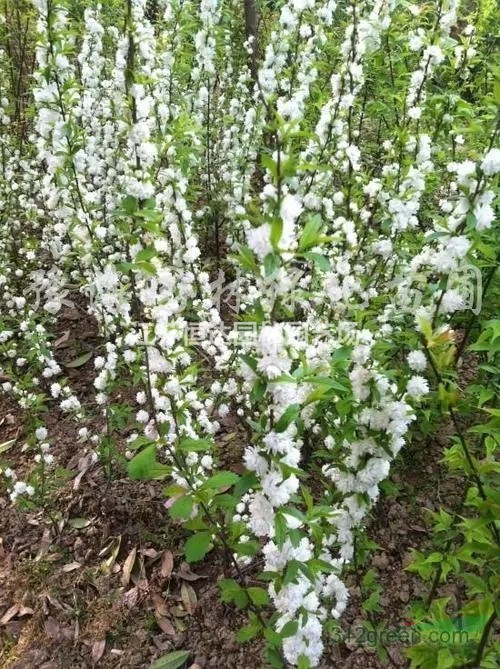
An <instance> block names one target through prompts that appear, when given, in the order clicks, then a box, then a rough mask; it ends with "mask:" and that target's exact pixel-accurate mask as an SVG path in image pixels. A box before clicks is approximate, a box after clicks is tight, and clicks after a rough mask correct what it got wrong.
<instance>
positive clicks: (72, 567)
mask: <svg viewBox="0 0 500 669" xmlns="http://www.w3.org/2000/svg"><path fill="white" fill-rule="evenodd" d="M81 566H82V565H81V564H80V563H79V562H70V563H69V564H65V565H64V567H63V568H62V571H64V572H70V571H75V569H80V567H81Z"/></svg>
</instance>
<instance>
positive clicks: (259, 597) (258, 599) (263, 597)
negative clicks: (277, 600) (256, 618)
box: [247, 587, 269, 606]
mask: <svg viewBox="0 0 500 669" xmlns="http://www.w3.org/2000/svg"><path fill="white" fill-rule="evenodd" d="M247 592H248V595H249V597H250V599H251V600H252V602H253V603H254V604H255V606H266V605H267V604H269V595H268V594H267V591H266V590H264V588H257V587H255V588H254V587H251V588H247Z"/></svg>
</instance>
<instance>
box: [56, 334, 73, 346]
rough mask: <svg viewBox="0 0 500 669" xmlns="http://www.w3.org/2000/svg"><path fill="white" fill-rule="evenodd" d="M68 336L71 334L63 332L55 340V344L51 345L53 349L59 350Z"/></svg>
mask: <svg viewBox="0 0 500 669" xmlns="http://www.w3.org/2000/svg"><path fill="white" fill-rule="evenodd" d="M70 334H71V333H70V331H69V330H65V331H64V332H63V333H62V335H61V336H60V337H59V338H58V339H56V340H55V342H54V344H53V346H54V348H61V347H62V345H63V344H65V343H66V342H67V341H68V339H69V336H70Z"/></svg>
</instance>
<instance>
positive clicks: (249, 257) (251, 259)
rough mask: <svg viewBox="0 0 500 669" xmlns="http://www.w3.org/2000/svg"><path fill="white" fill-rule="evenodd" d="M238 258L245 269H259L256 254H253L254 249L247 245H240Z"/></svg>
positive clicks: (255, 270) (256, 270)
mask: <svg viewBox="0 0 500 669" xmlns="http://www.w3.org/2000/svg"><path fill="white" fill-rule="evenodd" d="M236 259H237V260H238V262H239V264H240V265H241V267H243V268H244V269H249V270H250V271H252V272H258V271H259V265H258V263H257V260H256V259H255V255H254V254H253V251H252V250H251V249H249V248H248V247H247V246H240V249H239V253H238V255H237V256H236Z"/></svg>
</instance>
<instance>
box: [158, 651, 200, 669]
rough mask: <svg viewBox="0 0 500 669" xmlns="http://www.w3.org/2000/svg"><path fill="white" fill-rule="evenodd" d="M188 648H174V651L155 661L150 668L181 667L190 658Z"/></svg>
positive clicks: (166, 668) (169, 668)
mask: <svg viewBox="0 0 500 669" xmlns="http://www.w3.org/2000/svg"><path fill="white" fill-rule="evenodd" d="M189 655H190V652H189V651H188V650H174V652H173V653H169V654H168V655H164V656H163V657H160V658H159V659H158V660H156V661H155V662H153V664H152V665H151V667H150V669H179V667H182V665H183V664H185V663H186V662H187V660H188V659H189Z"/></svg>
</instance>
